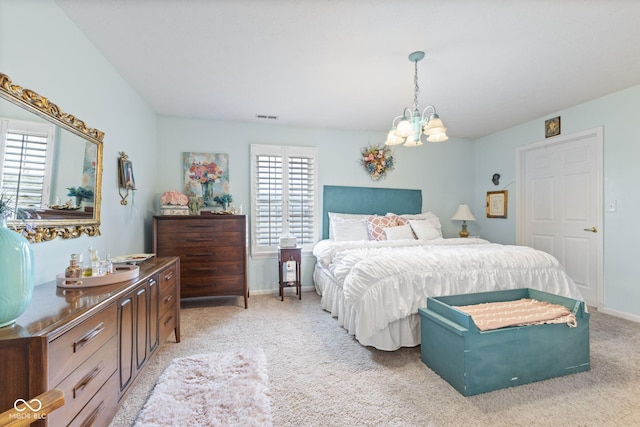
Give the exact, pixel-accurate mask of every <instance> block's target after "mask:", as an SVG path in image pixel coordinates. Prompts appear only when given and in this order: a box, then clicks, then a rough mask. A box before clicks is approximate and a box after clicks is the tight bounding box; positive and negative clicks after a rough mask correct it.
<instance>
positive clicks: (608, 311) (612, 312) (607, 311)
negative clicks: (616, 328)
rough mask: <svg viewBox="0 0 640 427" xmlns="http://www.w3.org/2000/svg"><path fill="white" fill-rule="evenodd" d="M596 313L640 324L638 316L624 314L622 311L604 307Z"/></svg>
mask: <svg viewBox="0 0 640 427" xmlns="http://www.w3.org/2000/svg"><path fill="white" fill-rule="evenodd" d="M598 311H599V312H601V313H604V314H610V315H611V316H615V317H620V318H621V319H626V320H631V321H632V322H636V323H640V316H635V315H633V314H629V313H625V312H623V311H617V310H612V309H610V308H606V307H603V308H601V309H600V310H598Z"/></svg>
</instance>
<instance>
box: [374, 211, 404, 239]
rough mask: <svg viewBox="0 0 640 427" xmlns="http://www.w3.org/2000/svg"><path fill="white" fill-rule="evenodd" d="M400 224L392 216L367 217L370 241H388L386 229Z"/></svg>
mask: <svg viewBox="0 0 640 427" xmlns="http://www.w3.org/2000/svg"><path fill="white" fill-rule="evenodd" d="M397 225H398V223H397V222H396V218H394V217H390V216H369V217H367V232H368V234H369V240H387V235H386V234H385V232H384V229H385V228H389V227H395V226H397Z"/></svg>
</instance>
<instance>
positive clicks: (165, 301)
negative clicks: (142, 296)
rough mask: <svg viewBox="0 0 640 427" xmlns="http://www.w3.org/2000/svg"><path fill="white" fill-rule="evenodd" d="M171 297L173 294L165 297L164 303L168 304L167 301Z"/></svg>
mask: <svg viewBox="0 0 640 427" xmlns="http://www.w3.org/2000/svg"><path fill="white" fill-rule="evenodd" d="M172 299H173V295H169V296H167V297H166V298H165V299H164V303H165V304H168V303H169V301H171V300H172Z"/></svg>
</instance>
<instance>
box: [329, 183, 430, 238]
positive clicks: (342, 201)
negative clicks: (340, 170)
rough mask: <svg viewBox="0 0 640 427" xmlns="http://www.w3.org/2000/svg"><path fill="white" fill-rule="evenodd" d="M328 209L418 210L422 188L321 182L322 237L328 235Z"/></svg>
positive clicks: (360, 211) (375, 212) (368, 211)
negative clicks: (325, 183) (354, 185)
mask: <svg viewBox="0 0 640 427" xmlns="http://www.w3.org/2000/svg"><path fill="white" fill-rule="evenodd" d="M328 212H339V213H352V214H371V215H385V214H386V213H387V212H394V213H398V214H417V213H420V212H422V190H406V189H400V188H372V187H341V186H335V185H325V186H324V190H323V195H322V238H323V239H328V238H329V214H328Z"/></svg>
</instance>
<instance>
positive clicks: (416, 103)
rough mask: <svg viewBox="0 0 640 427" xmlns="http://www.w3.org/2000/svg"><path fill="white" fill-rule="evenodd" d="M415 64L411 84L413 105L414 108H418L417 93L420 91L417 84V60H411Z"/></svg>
mask: <svg viewBox="0 0 640 427" xmlns="http://www.w3.org/2000/svg"><path fill="white" fill-rule="evenodd" d="M413 62H414V64H415V72H414V74H413V84H414V86H415V89H414V92H413V106H414V108H415V110H419V107H418V94H419V93H420V86H418V61H413Z"/></svg>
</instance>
